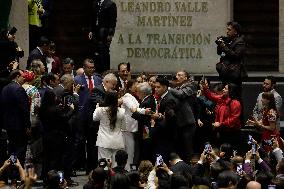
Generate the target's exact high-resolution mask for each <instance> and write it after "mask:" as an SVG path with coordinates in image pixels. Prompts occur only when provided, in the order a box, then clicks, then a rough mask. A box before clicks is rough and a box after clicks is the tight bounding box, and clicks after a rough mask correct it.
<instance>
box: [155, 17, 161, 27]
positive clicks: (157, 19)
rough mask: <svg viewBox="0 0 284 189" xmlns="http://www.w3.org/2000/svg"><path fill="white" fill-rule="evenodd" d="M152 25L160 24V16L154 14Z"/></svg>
mask: <svg viewBox="0 0 284 189" xmlns="http://www.w3.org/2000/svg"><path fill="white" fill-rule="evenodd" d="M153 19H154V26H160V17H159V16H154V18H153Z"/></svg>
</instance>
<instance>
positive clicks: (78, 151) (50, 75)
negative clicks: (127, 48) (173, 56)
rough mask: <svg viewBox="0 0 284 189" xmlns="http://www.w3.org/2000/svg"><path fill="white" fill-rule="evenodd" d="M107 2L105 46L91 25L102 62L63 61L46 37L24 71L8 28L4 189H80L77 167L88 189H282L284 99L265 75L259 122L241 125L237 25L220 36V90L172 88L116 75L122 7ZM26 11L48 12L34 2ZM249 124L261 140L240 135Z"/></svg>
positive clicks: (241, 45) (1, 96)
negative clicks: (112, 56)
mask: <svg viewBox="0 0 284 189" xmlns="http://www.w3.org/2000/svg"><path fill="white" fill-rule="evenodd" d="M102 2H103V3H105V6H104V7H107V8H109V10H110V11H111V13H113V14H114V13H115V15H109V16H110V17H114V19H115V22H114V20H112V22H111V21H109V22H111V26H112V27H110V28H109V29H108V30H107V31H105V30H103V31H104V33H103V34H104V35H103V36H99V37H101V38H103V39H102V40H103V41H105V42H106V44H107V45H106V46H104V45H102V44H101V43H100V40H99V39H100V38H96V37H97V35H96V34H98V32H99V33H100V30H98V28H96V27H97V24H98V22H97V21H94V20H93V21H92V24H93V28H92V31H90V33H89V38H90V39H93V40H94V43H96V45H98V46H97V47H98V52H97V53H98V54H97V57H99V60H100V61H98V59H95V60H93V59H90V58H86V59H85V60H84V61H83V63H76V62H74V60H73V59H72V58H70V57H68V58H64V59H63V60H61V59H60V58H59V57H60V56H57V55H56V45H55V43H54V42H52V41H50V40H49V39H48V38H46V37H39V38H38V41H37V45H36V47H35V48H34V49H33V50H32V51H31V52H30V53H29V58H28V61H27V66H26V70H21V69H19V68H18V67H19V64H18V62H19V61H18V60H19V58H21V57H22V55H23V51H22V49H21V48H19V47H18V45H17V43H16V42H15V33H16V28H12V29H10V30H5V31H3V32H1V38H0V40H1V44H0V50H3V52H5V53H4V54H1V56H0V61H1V64H0V76H1V80H0V81H1V82H0V84H1V87H0V91H1V92H0V104H1V109H0V122H1V127H0V129H1V130H0V131H1V133H0V134H1V135H0V136H1V137H0V163H1V164H3V166H2V167H1V168H0V178H1V179H0V188H4V187H8V186H7V181H8V178H9V179H11V180H12V185H13V186H16V185H17V182H14V181H16V180H21V181H22V183H23V184H22V185H21V187H23V188H30V187H31V185H32V183H33V182H35V180H36V179H37V178H40V179H43V180H44V184H45V186H46V188H50V189H51V188H52V189H54V188H66V187H67V186H75V185H77V184H78V183H76V182H74V181H73V180H72V177H74V176H76V171H77V170H80V169H83V170H85V171H86V174H88V175H89V181H88V183H86V184H85V185H84V188H86V189H87V188H92V189H104V188H111V189H122V188H123V189H127V188H133V189H134V188H145V189H154V188H160V189H168V188H169V189H182V188H184V189H185V188H213V189H215V188H240V189H242V188H247V189H258V188H267V187H270V188H271V187H274V188H282V187H284V177H283V174H284V159H283V153H282V148H283V139H282V138H281V136H280V132H279V131H280V113H281V112H280V110H281V106H282V98H281V96H280V95H279V93H277V92H276V89H275V86H276V80H275V78H274V77H273V76H267V77H266V78H265V80H264V83H263V92H262V93H261V94H259V96H258V98H257V100H256V105H255V107H254V109H253V112H252V115H253V116H252V117H250V118H249V119H248V120H244V116H243V112H244V108H245V105H244V104H243V100H242V95H241V92H242V80H243V79H245V77H247V74H246V70H245V67H244V61H243V59H244V54H245V49H246V44H245V41H244V37H243V36H242V35H241V28H240V26H239V24H238V23H236V22H229V23H228V24H227V36H226V37H218V39H217V40H216V44H217V53H218V54H219V55H220V62H219V63H218V64H217V65H216V69H217V71H218V73H219V78H220V82H218V83H210V80H209V78H206V77H204V76H202V77H201V79H200V80H199V81H196V80H194V78H192V77H190V75H189V74H188V72H187V71H185V70H182V69H180V70H177V72H176V74H175V76H174V78H172V79H171V80H169V78H167V77H166V76H163V75H156V74H153V73H151V74H148V73H140V74H138V75H132V74H131V73H132V72H131V64H130V63H125V62H122V63H120V64H119V65H118V68H117V70H109V62H108V61H109V45H110V42H111V38H112V36H113V35H114V30H115V23H116V11H113V9H116V5H115V4H114V3H113V2H112V1H107V0H105V1H102ZM101 4H102V3H99V4H97V3H95V4H94V7H96V8H95V9H98V8H99V9H100V6H101ZM97 6H98V7H97ZM29 8H30V10H29V11H32V12H34V14H36V15H37V16H38V14H39V13H40V14H44V9H43V8H42V7H41V6H39V5H38V4H36V1H32V0H31V1H29ZM34 8H37V9H38V10H36V12H35V10H34ZM106 14H107V13H106ZM96 16H97V17H100V15H96ZM34 19H37V18H34ZM34 19H33V21H38V20H34ZM104 22H108V21H102V23H104ZM30 24H32V22H30ZM35 25H36V24H35ZM37 27H38V26H37ZM37 27H31V29H32V30H33V31H31V32H36V30H37V29H38V28H37ZM33 43H34V41H33ZM106 62H107V63H106ZM104 63H105V64H104ZM78 65H82V67H80V66H78ZM75 68H76V69H75ZM96 71H98V72H99V73H98V72H96ZM245 125H246V127H250V128H253V129H254V130H255V133H254V134H252V135H247V136H245V137H241V135H243V134H242V131H241V128H243V127H244V126H245ZM244 140H245V142H244ZM244 143H245V144H246V145H241V144H244Z"/></svg>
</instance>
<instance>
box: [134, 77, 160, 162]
mask: <svg viewBox="0 0 284 189" xmlns="http://www.w3.org/2000/svg"><path fill="white" fill-rule="evenodd" d="M136 95H137V97H138V98H139V100H140V105H139V108H136V109H135V108H134V109H132V112H133V114H132V118H134V119H135V120H137V121H138V132H137V135H136V139H135V140H136V141H135V145H136V147H135V152H134V160H133V162H134V163H135V164H138V162H139V161H140V160H143V159H149V160H150V159H152V149H151V144H152V139H151V138H150V132H151V129H152V128H151V123H152V121H153V120H151V115H147V114H148V113H146V112H145V111H146V110H147V109H148V110H149V109H150V110H151V113H154V112H156V108H157V102H156V99H155V97H154V96H153V95H152V88H151V86H150V85H149V83H147V82H143V83H139V84H138V85H137V88H136Z"/></svg>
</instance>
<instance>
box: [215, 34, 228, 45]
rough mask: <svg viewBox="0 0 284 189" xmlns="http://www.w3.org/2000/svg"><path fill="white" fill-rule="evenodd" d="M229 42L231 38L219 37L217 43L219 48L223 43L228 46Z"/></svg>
mask: <svg viewBox="0 0 284 189" xmlns="http://www.w3.org/2000/svg"><path fill="white" fill-rule="evenodd" d="M228 42H229V38H228V37H225V36H219V37H217V39H216V41H215V43H216V44H217V45H218V46H219V45H221V43H224V44H227V43H228Z"/></svg>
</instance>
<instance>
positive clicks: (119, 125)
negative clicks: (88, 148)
mask: <svg viewBox="0 0 284 189" xmlns="http://www.w3.org/2000/svg"><path fill="white" fill-rule="evenodd" d="M104 106H105V107H96V109H95V111H94V114H93V120H94V121H100V125H99V131H98V137H97V142H96V146H98V159H101V158H106V159H111V160H112V162H113V164H112V165H113V167H115V165H114V164H115V154H116V152H117V151H118V150H120V149H124V141H123V135H122V132H121V130H122V129H124V130H125V125H126V124H125V110H124V109H123V108H119V107H118V94H117V93H116V92H106V96H105V99H104Z"/></svg>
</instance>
